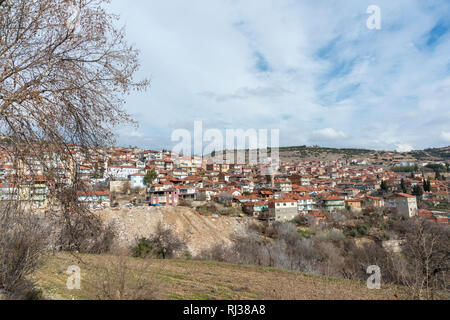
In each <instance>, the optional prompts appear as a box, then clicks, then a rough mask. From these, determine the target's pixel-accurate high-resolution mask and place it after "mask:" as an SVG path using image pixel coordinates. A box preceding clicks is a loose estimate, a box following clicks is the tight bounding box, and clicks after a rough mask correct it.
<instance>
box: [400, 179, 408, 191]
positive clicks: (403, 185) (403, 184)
mask: <svg viewBox="0 0 450 320" xmlns="http://www.w3.org/2000/svg"><path fill="white" fill-rule="evenodd" d="M400 188H401V189H402V192H403V193H407V192H408V190H407V189H406V183H405V179H402V182H401V183H400Z"/></svg>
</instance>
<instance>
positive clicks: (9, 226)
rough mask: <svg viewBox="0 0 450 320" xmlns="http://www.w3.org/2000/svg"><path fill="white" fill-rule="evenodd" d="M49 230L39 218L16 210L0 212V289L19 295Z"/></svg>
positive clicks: (27, 285)
mask: <svg viewBox="0 0 450 320" xmlns="http://www.w3.org/2000/svg"><path fill="white" fill-rule="evenodd" d="M49 234H50V227H49V224H48V223H47V222H46V221H44V220H43V218H41V217H38V216H37V215H33V214H31V213H28V212H24V211H22V210H20V208H17V207H14V208H12V207H2V208H1V212H0V289H3V290H6V291H9V292H12V293H16V294H23V293H24V292H25V291H26V290H28V289H29V283H28V282H27V280H26V277H27V276H28V275H30V274H31V273H32V272H33V271H35V270H36V268H37V267H38V266H39V264H40V262H41V258H42V253H43V252H44V250H45V249H46V248H47V246H48V243H49Z"/></svg>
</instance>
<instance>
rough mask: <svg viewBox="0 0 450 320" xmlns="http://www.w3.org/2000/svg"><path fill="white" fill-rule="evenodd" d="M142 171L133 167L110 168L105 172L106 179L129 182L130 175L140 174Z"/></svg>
mask: <svg viewBox="0 0 450 320" xmlns="http://www.w3.org/2000/svg"><path fill="white" fill-rule="evenodd" d="M140 171H141V169H139V168H136V167H132V166H108V167H107V168H106V171H105V178H108V179H111V178H113V179H123V180H128V177H129V176H130V175H133V174H135V173H140Z"/></svg>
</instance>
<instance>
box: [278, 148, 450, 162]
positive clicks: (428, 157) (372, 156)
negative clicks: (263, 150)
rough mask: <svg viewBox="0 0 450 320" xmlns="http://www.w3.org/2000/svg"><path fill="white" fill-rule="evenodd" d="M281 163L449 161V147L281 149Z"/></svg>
mask: <svg viewBox="0 0 450 320" xmlns="http://www.w3.org/2000/svg"><path fill="white" fill-rule="evenodd" d="M280 158H281V160H282V161H295V160H322V161H332V160H353V159H368V160H372V161H377V160H378V161H384V162H401V161H448V160H450V146H449V147H444V148H435V149H425V150H415V151H411V152H395V151H379V150H369V149H352V148H327V147H308V146H297V147H281V148H280Z"/></svg>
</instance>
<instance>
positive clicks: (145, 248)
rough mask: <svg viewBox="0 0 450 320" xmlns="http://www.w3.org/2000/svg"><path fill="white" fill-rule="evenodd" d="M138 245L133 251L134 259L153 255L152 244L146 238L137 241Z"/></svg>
mask: <svg viewBox="0 0 450 320" xmlns="http://www.w3.org/2000/svg"><path fill="white" fill-rule="evenodd" d="M136 242H137V244H136V246H134V247H133V248H132V249H131V256H132V257H134V258H147V257H148V256H150V255H151V254H152V250H153V249H152V243H151V241H150V240H148V239H146V238H140V239H137V240H136Z"/></svg>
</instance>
